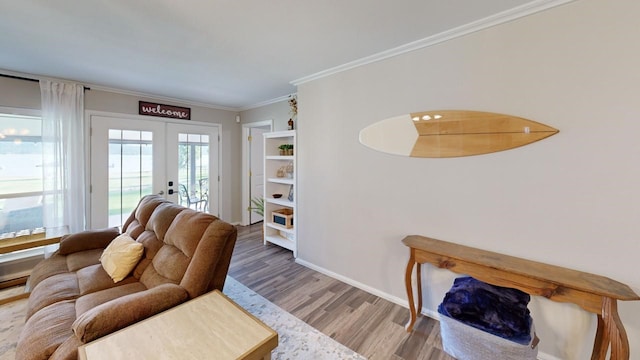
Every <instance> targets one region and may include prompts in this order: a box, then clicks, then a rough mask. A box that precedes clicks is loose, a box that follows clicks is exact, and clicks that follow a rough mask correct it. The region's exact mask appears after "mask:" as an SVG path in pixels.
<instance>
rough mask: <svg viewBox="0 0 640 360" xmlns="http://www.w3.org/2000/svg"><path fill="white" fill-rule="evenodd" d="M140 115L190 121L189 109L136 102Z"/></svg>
mask: <svg viewBox="0 0 640 360" xmlns="http://www.w3.org/2000/svg"><path fill="white" fill-rule="evenodd" d="M138 113H139V114H140V115H149V116H160V117H168V118H173V119H183V120H191V108H186V107H182V106H173V105H164V104H157V103H151V102H146V101H138Z"/></svg>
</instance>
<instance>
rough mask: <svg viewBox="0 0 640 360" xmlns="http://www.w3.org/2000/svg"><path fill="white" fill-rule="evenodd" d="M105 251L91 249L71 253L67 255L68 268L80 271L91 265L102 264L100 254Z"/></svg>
mask: <svg viewBox="0 0 640 360" xmlns="http://www.w3.org/2000/svg"><path fill="white" fill-rule="evenodd" d="M103 251H104V250H103V249H91V250H85V251H79V252H76V253H73V254H69V255H67V269H69V271H78V270H79V269H82V268H84V267H87V266H90V265H95V264H100V256H101V255H102V252H103Z"/></svg>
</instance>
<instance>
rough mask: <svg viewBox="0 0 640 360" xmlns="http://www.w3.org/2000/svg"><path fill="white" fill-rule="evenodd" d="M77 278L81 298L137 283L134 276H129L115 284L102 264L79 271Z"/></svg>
mask: <svg viewBox="0 0 640 360" xmlns="http://www.w3.org/2000/svg"><path fill="white" fill-rule="evenodd" d="M76 276H77V277H78V288H79V289H80V295H81V296H82V295H86V294H91V293H94V292H96V291H100V290H104V289H110V288H112V287H114V286H120V285H125V284H129V283H132V282H136V281H137V280H136V279H134V278H133V276H127V277H126V278H124V280H122V281H120V282H117V283H114V282H113V279H111V277H110V276H109V274H107V272H106V271H104V268H103V267H102V264H100V263H98V264H96V265H91V266H87V267H85V268H82V269H80V270H78V271H77V272H76Z"/></svg>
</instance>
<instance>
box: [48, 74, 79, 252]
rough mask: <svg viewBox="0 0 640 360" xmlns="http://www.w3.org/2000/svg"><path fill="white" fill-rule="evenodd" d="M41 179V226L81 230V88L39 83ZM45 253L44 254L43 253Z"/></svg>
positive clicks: (72, 85)
mask: <svg viewBox="0 0 640 360" xmlns="http://www.w3.org/2000/svg"><path fill="white" fill-rule="evenodd" d="M40 94H41V96H42V154H43V166H42V167H43V175H44V196H43V223H44V226H45V227H46V228H58V227H61V226H66V227H67V228H68V230H69V232H71V233H74V232H78V231H82V230H84V228H85V216H84V214H85V209H84V204H85V201H84V194H85V189H84V181H85V169H84V164H85V161H84V130H83V128H84V125H83V124H84V121H83V114H84V87H83V86H82V85H78V84H71V83H62V82H60V83H57V82H52V81H49V80H40ZM46 252H47V251H46Z"/></svg>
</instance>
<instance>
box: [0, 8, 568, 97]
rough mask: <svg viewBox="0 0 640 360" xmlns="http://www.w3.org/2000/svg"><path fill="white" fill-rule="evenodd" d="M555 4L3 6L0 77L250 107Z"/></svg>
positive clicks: (0, 37) (1, 11)
mask: <svg viewBox="0 0 640 360" xmlns="http://www.w3.org/2000/svg"><path fill="white" fill-rule="evenodd" d="M554 2H555V3H557V2H558V1H557V0H556V1H554V0H535V1H532V0H482V1H480V0H92V1H86V0H56V1H51V0H0V69H4V70H5V71H2V70H0V73H1V72H4V73H14V72H15V73H25V74H33V75H35V76H44V77H54V78H61V79H69V80H75V81H79V82H82V83H84V84H86V85H88V86H100V87H105V88H114V89H122V90H126V91H130V92H136V93H142V94H150V95H159V96H162V97H165V98H173V99H181V100H187V101H189V102H192V103H199V104H208V105H211V106H218V107H223V108H232V109H242V108H249V107H251V106H253V105H256V104H261V103H266V102H269V101H270V100H272V99H277V98H281V97H284V96H287V95H289V94H291V93H293V92H295V86H293V85H292V84H291V82H293V81H296V80H298V79H303V78H305V77H308V76H312V75H313V74H317V73H319V72H322V71H327V70H328V69H334V68H336V67H339V66H341V65H344V64H347V63H352V62H354V61H358V60H360V59H363V58H367V57H370V56H372V55H376V54H380V53H381V52H384V51H386V50H389V49H394V48H397V47H399V46H403V45H405V44H409V43H413V42H420V41H421V40H424V39H429V38H434V37H436V36H438V35H441V34H446V33H447V31H450V30H451V29H460V28H461V27H462V28H464V27H465V26H467V27H469V26H470V25H473V24H476V23H479V22H483V21H484V22H485V23H488V24H490V22H488V21H487V20H491V19H502V20H501V21H506V20H508V18H507V17H505V16H504V15H505V14H518V13H520V12H523V11H525V10H527V9H531V8H535V9H541V8H544V7H549V6H548V4H549V3H554ZM560 2H561V1H560ZM565 2H566V1H565ZM536 11H537V10H536ZM530 12H531V11H530ZM504 19H506V20H504Z"/></svg>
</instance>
